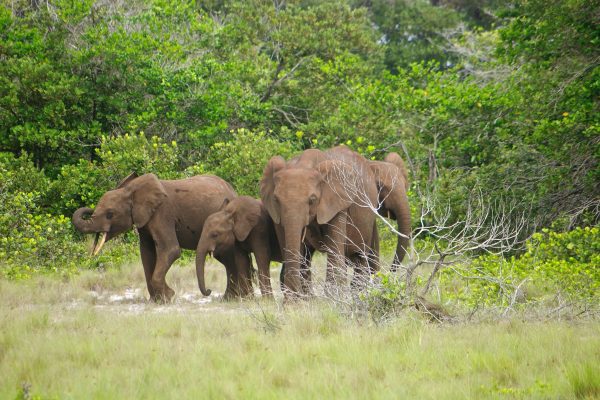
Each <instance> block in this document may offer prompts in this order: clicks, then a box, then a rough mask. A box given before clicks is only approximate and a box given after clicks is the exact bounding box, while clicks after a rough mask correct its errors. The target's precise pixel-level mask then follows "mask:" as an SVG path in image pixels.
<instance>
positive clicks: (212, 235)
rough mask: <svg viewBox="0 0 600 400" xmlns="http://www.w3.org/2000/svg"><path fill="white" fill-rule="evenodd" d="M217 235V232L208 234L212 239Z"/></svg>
mask: <svg viewBox="0 0 600 400" xmlns="http://www.w3.org/2000/svg"><path fill="white" fill-rule="evenodd" d="M217 236H219V234H218V233H217V232H213V233H211V234H210V237H211V238H213V239H214V238H216V237H217Z"/></svg>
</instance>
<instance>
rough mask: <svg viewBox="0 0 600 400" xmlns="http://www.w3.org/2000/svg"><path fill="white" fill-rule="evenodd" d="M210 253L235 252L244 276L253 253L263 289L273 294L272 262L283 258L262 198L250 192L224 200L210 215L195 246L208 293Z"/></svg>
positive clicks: (200, 283)
mask: <svg viewBox="0 0 600 400" xmlns="http://www.w3.org/2000/svg"><path fill="white" fill-rule="evenodd" d="M209 253H213V254H214V255H215V256H216V257H219V256H221V255H223V254H233V255H234V257H235V258H236V260H237V261H236V264H237V267H238V273H239V274H240V276H242V277H244V278H245V277H248V278H249V277H250V272H251V271H252V263H251V261H250V253H254V258H255V259H256V265H257V267H258V284H259V286H260V291H261V293H262V295H263V296H267V297H269V296H272V289H271V277H270V273H269V266H270V262H271V261H281V260H282V259H281V251H280V248H279V242H278V241H277V236H276V234H275V228H274V226H273V220H272V219H271V217H270V216H269V214H268V213H267V210H266V209H265V208H264V207H263V205H262V203H261V201H260V200H257V199H254V198H252V197H248V196H239V197H236V198H235V199H233V200H231V201H228V200H225V202H224V203H223V206H222V208H221V210H219V211H218V212H216V213H214V214H212V215H210V216H209V217H208V218H207V220H206V222H205V224H204V228H203V229H202V235H201V236H200V240H199V241H198V248H197V250H196V273H197V277H198V286H199V288H200V291H201V292H202V294H204V295H205V296H209V295H210V293H211V291H210V290H209V289H206V285H205V282H204V264H205V262H206V256H207V254H209ZM250 289H251V288H250Z"/></svg>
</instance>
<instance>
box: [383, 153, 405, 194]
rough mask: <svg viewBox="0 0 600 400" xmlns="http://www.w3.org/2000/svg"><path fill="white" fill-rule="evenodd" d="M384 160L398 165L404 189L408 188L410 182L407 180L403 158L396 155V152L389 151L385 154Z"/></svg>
mask: <svg viewBox="0 0 600 400" xmlns="http://www.w3.org/2000/svg"><path fill="white" fill-rule="evenodd" d="M384 161H385V162H387V163H390V164H393V165H395V166H396V167H398V170H399V171H400V175H401V176H402V178H403V179H404V182H403V183H404V189H406V190H408V187H409V186H410V182H409V181H408V170H407V169H406V165H405V164H404V160H402V158H401V157H400V156H399V155H398V153H395V152H391V153H389V154H388V155H386V156H385V158H384Z"/></svg>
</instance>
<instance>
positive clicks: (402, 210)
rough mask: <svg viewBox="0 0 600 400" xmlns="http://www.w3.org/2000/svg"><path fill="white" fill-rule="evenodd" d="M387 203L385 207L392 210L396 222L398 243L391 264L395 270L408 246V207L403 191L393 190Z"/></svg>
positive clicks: (409, 230) (409, 231)
mask: <svg viewBox="0 0 600 400" xmlns="http://www.w3.org/2000/svg"><path fill="white" fill-rule="evenodd" d="M386 202H388V203H389V204H388V205H386V208H388V209H389V210H392V211H393V213H394V216H395V219H396V221H397V222H398V232H400V233H401V235H398V243H397V245H396V255H395V256H394V262H393V264H392V270H393V271H395V270H396V268H397V267H398V266H399V265H400V263H401V262H402V260H403V259H404V256H405V255H406V252H407V250H408V247H409V245H410V233H411V227H410V207H409V205H408V198H407V197H406V193H404V191H401V190H400V191H397V190H396V191H393V192H392V193H391V194H390V196H389V197H388V198H387V199H386Z"/></svg>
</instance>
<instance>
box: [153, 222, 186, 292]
mask: <svg viewBox="0 0 600 400" xmlns="http://www.w3.org/2000/svg"><path fill="white" fill-rule="evenodd" d="M157 236H158V237H156V236H155V238H154V239H155V243H156V267H155V268H154V272H153V273H152V286H153V287H154V291H155V300H156V301H158V302H168V301H170V300H171V299H172V298H173V295H175V291H174V290H173V289H171V288H170V287H169V286H168V285H167V282H166V280H165V277H166V275H167V272H168V271H169V268H171V265H173V262H175V260H177V259H178V258H179V256H180V255H181V249H180V248H179V243H178V242H177V239H176V237H177V236H176V234H175V231H173V232H172V235H164V234H163V235H160V234H159V235H157Z"/></svg>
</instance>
